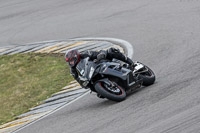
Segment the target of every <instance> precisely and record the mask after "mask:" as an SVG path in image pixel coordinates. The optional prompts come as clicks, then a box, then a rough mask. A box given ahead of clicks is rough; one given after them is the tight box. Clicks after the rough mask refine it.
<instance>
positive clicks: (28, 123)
mask: <svg viewBox="0 0 200 133" xmlns="http://www.w3.org/2000/svg"><path fill="white" fill-rule="evenodd" d="M89 93H90V91H88V92H86V93H85V94H83V95H82V96H80V97H77V98H76V99H74V100H72V101H71V102H69V103H67V104H65V105H63V106H62V107H59V108H57V109H55V110H53V111H52V112H50V113H48V114H46V115H44V116H42V117H40V118H38V119H37V120H35V121H32V122H30V123H28V124H27V125H24V126H22V127H20V128H18V129H17V130H15V131H14V132H13V133H16V132H18V131H20V130H22V129H24V128H26V127H28V126H30V125H32V124H34V123H36V122H37V121H39V120H42V119H43V118H45V117H47V116H49V115H51V114H53V113H54V112H56V111H58V110H60V109H62V108H64V107H66V106H68V105H69V104H72V103H73V102H76V101H77V100H79V99H81V98H82V97H84V96H85V95H87V94H89Z"/></svg>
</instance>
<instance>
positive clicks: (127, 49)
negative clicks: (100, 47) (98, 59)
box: [70, 37, 134, 58]
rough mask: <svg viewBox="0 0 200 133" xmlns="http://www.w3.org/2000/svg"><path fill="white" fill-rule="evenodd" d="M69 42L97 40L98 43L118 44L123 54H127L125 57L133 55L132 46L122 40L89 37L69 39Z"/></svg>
mask: <svg viewBox="0 0 200 133" xmlns="http://www.w3.org/2000/svg"><path fill="white" fill-rule="evenodd" d="M70 40H83V41H87V40H99V41H109V42H112V43H115V44H118V45H120V46H122V47H124V48H125V52H126V53H127V56H128V57H129V58H132V57H133V53H134V49H133V45H132V44H130V43H129V42H127V41H125V40H122V39H117V38H107V37H105V38H104V37H89V38H74V39H70Z"/></svg>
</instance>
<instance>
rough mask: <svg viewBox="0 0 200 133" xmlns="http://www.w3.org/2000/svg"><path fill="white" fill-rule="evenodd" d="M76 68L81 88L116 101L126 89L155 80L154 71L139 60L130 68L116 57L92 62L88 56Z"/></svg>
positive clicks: (124, 93)
mask: <svg viewBox="0 0 200 133" xmlns="http://www.w3.org/2000/svg"><path fill="white" fill-rule="evenodd" d="M76 70H77V72H78V75H79V79H80V84H81V86H82V87H83V88H90V90H91V91H92V92H96V93H97V94H98V95H100V96H102V97H105V98H107V99H109V100H112V101H117V102H120V101H123V100H125V98H126V92H127V91H128V90H134V89H137V88H140V87H141V86H149V85H152V84H153V83H154V82H155V74H154V72H153V71H152V70H151V69H150V68H149V67H147V66H146V65H144V64H142V63H140V62H135V67H134V70H131V69H130V66H129V65H128V64H127V63H125V62H123V61H120V60H117V59H113V60H112V61H110V60H106V59H103V60H100V61H98V62H94V61H91V60H89V57H88V58H85V59H83V60H81V61H80V62H79V63H78V64H77V66H76Z"/></svg>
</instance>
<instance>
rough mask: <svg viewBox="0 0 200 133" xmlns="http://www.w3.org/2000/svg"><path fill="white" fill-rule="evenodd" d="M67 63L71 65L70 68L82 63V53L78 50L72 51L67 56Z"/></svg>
mask: <svg viewBox="0 0 200 133" xmlns="http://www.w3.org/2000/svg"><path fill="white" fill-rule="evenodd" d="M65 59H66V62H68V63H69V66H70V67H74V66H76V65H77V64H78V63H79V61H80V53H79V52H78V50H70V51H69V52H67V53H66V54H65Z"/></svg>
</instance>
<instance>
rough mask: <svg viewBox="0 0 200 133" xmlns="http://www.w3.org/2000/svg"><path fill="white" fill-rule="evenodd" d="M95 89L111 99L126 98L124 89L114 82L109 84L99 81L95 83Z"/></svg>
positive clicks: (119, 99)
mask: <svg viewBox="0 0 200 133" xmlns="http://www.w3.org/2000/svg"><path fill="white" fill-rule="evenodd" d="M110 82H111V81H110ZM95 90H96V91H97V93H98V94H100V95H102V96H103V97H105V98H107V99H109V100H112V101H117V102H120V101H123V100H124V99H125V98H126V92H125V90H124V89H123V88H122V87H120V86H119V85H117V84H116V83H114V85H113V86H109V85H108V84H106V83H104V82H102V81H99V82H97V83H96V84H95Z"/></svg>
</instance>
